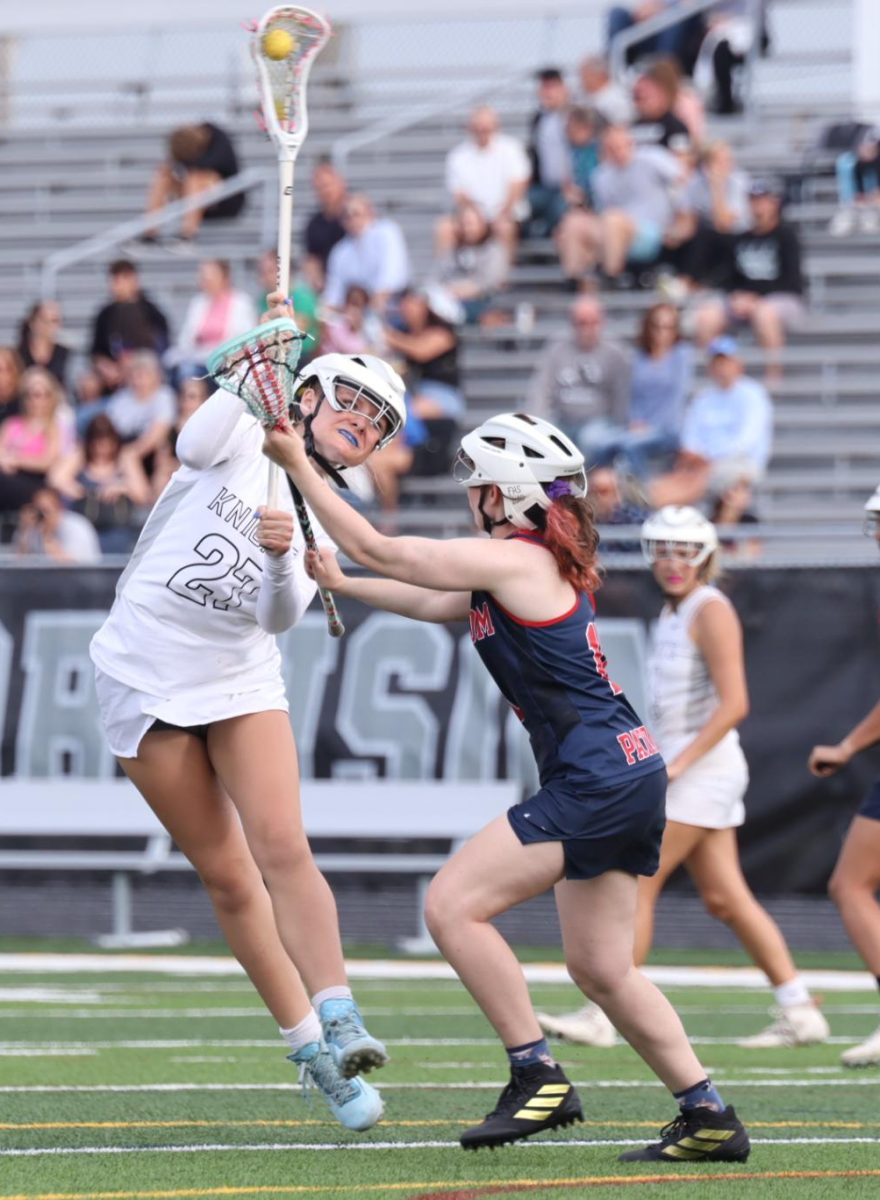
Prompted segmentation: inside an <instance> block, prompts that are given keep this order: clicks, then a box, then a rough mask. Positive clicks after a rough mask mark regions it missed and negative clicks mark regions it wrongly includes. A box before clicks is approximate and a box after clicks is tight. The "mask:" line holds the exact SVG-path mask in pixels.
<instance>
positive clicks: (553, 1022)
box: [535, 1002, 617, 1049]
mask: <svg viewBox="0 0 880 1200" xmlns="http://www.w3.org/2000/svg"><path fill="white" fill-rule="evenodd" d="M535 1016H536V1017H537V1018H538V1024H539V1025H540V1026H541V1028H542V1029H543V1030H544V1032H545V1033H549V1034H552V1036H553V1037H558V1038H562V1040H563V1041H565V1042H577V1044H578V1045H579V1046H599V1047H601V1048H602V1049H607V1048H608V1047H609V1046H613V1045H614V1044H615V1042H616V1041H617V1033H616V1030H615V1028H614V1026H613V1025H612V1024H611V1022H610V1021H609V1020H608V1018H607V1017H606V1016H605V1013H604V1012H603V1011H602V1009H601V1008H600V1007H599V1005H598V1004H593V1003H592V1002H590V1003H589V1004H586V1005H585V1006H584V1007H583V1008H581V1009H579V1010H578V1012H573V1013H563V1015H562V1016H560V1017H553V1016H551V1015H550V1014H549V1013H542V1012H539V1013H535Z"/></svg>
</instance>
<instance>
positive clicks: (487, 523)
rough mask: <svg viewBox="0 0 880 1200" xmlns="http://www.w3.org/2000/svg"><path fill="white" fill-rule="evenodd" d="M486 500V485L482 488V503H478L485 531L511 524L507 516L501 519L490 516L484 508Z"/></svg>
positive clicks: (488, 531) (489, 531)
mask: <svg viewBox="0 0 880 1200" xmlns="http://www.w3.org/2000/svg"><path fill="white" fill-rule="evenodd" d="M485 500H486V488H485V486H484V487H481V488H480V503H479V504H478V505H477V511H478V512H479V514H480V516H481V517H482V519H483V532H484V533H491V532H492V530H493V529H497V527H498V526H499V525H509V524H510V522H509V521H508V519H507V517H501V518H500V519H499V520H494V519H493V518H492V517H490V516H489V514H488V513H487V512H486V510H485V508H483V504H484V503H485Z"/></svg>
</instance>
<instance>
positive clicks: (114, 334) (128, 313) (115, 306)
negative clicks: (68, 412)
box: [90, 258, 168, 395]
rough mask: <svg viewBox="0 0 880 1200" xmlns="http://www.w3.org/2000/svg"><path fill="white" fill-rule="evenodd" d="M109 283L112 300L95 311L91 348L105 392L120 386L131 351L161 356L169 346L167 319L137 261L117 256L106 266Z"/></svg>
mask: <svg viewBox="0 0 880 1200" xmlns="http://www.w3.org/2000/svg"><path fill="white" fill-rule="evenodd" d="M107 282H108V284H109V287H110V295H111V297H112V299H111V300H110V303H109V304H105V305H104V306H103V308H101V309H99V310H98V312H97V313H96V314H95V317H94V319H93V322H92V339H91V349H90V354H91V356H92V366H93V367H94V368H95V371H96V373H97V375H98V377H99V378H100V380H101V385H102V392H103V394H104V395H109V394H110V393H111V392H113V391H115V390H116V389H117V388H118V387H119V386H120V384H121V382H122V367H121V362H122V358H123V356H124V355H125V354H127V353H128V351H130V350H152V351H153V353H154V354H158V355H160V356H161V355H162V354H164V353H165V351H166V350H167V349H168V321H167V318H166V317H165V314H164V313H163V312H162V310H161V309H160V308H158V307H157V306H156V305H155V304H154V303H153V302H152V300H150V298H149V297H148V296H147V295H145V293H144V291H143V289H142V288H141V281H140V276H139V275H138V270H137V267H136V266H135V265H134V263H133V262H129V261H128V259H127V258H119V259H116V261H115V262H112V263H111V264H110V266H109V267H108V268H107Z"/></svg>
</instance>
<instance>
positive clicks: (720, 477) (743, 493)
mask: <svg viewBox="0 0 880 1200" xmlns="http://www.w3.org/2000/svg"><path fill="white" fill-rule="evenodd" d="M754 478H755V476H754V472H753V471H752V470H751V469H750V467H749V466H748V464H747V463H732V464H731V470H730V471H729V472H724V471H723V470H721V469H716V471H715V477H714V479H713V484H712V494H711V495H710V496H709V520H710V521H711V522H712V523H713V524H714V525H717V526H718V527H719V529H718V540H719V543H720V544H721V546H722V548H723V549H724V551H725V552H726V553H727V554H728V555H730V554H735V555H736V556H737V558H740V559H753V558H757V557H758V555H759V554H760V553H761V549H762V547H761V541H760V539H759V538H756V537H732V536H731V535H730V533H729V532H728V533H726V531H728V530H730V528H731V526H736V525H757V524H758V518H757V516H756V515H755V513H754V511H753V508H752V505H753V502H754V489H753V483H754Z"/></svg>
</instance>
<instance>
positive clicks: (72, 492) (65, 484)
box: [49, 413, 153, 554]
mask: <svg viewBox="0 0 880 1200" xmlns="http://www.w3.org/2000/svg"><path fill="white" fill-rule="evenodd" d="M49 482H50V483H51V484H52V486H53V487H54V488H55V489H56V490H57V491H58V492H59V493H60V494H61V496H62V497H64V499H65V500H66V501H68V502H69V504H70V507H71V508H72V510H73V511H74V512H78V513H81V514H82V515H83V516H84V517H86V518H87V519H88V520H89V522H90V523H91V525H92V526H93V528H94V529H95V531H96V532H97V534H98V541H99V542H100V545H101V550H102V552H103V553H104V554H128V553H129V551H131V549H132V548H133V547H134V544H135V542H136V541H137V536H138V531H139V529H140V527H141V525H142V524H143V520H142V517H143V515H144V513H145V511H146V508H147V506H148V505H149V504H150V503H151V502H152V499H153V494H152V492H151V490H150V484H149V481H148V479H147V476H146V474H145V473H144V469H143V467H142V465H141V462H140V460H139V459H138V458H136V457H135V455H133V454H131V453H126V451H125V450H124V449H123V445H122V438H121V437H120V436H119V434H118V432H117V431H116V427H115V425H114V424H113V422H112V421H111V420H110V418H109V417H108V416H107V415H106V414H104V413H99V414H98V415H97V416H95V417H93V418H92V419H91V421H90V422H89V424H88V426H87V427H86V432H85V437H84V438H83V442H82V445H81V446H78V447H77V448H76V450H74V451H73V453H72V454H68V455H66V456H65V457H64V458H63V459H62V460H61V462H59V463H58V465H57V467H55V468H54V469H53V470H52V471H51V472H50V475H49ZM141 510H143V511H141Z"/></svg>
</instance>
